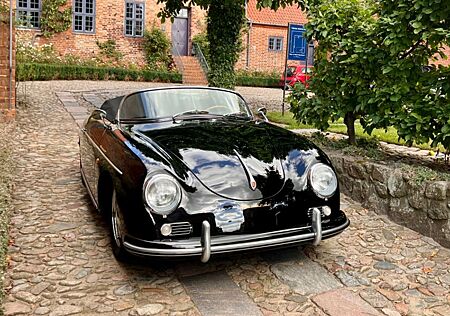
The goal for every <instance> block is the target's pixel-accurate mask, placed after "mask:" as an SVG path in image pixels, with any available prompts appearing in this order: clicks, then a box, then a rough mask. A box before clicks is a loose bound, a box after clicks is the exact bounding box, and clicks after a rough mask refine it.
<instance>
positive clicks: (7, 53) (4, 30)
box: [0, 12, 16, 120]
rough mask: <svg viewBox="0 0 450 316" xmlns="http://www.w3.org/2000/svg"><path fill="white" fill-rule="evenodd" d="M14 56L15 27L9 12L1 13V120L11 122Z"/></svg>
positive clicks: (13, 93) (13, 94)
mask: <svg viewBox="0 0 450 316" xmlns="http://www.w3.org/2000/svg"><path fill="white" fill-rule="evenodd" d="M10 27H12V28H13V29H12V30H11V29H10ZM10 34H11V36H12V38H10ZM14 54H15V47H14V25H13V24H11V25H10V19H9V13H8V12H0V120H9V119H11V118H14V116H15V111H16V110H15V104H16V96H15V92H16V90H15V56H14Z"/></svg>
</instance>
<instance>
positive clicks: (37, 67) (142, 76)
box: [16, 63, 182, 82]
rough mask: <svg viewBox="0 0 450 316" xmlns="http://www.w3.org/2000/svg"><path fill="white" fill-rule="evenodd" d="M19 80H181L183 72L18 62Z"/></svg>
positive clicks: (17, 74) (17, 75)
mask: <svg viewBox="0 0 450 316" xmlns="http://www.w3.org/2000/svg"><path fill="white" fill-rule="evenodd" d="M16 78H17V80H18V81H34V80H133V81H158V82H181V81H182V80H181V74H179V73H176V72H168V71H149V70H131V69H124V68H108V67H90V66H76V65H61V64H59V65H58V64H57V65H52V64H37V63H30V64H23V63H20V64H17V68H16Z"/></svg>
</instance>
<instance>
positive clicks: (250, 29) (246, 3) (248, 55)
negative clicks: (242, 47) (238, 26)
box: [245, 0, 253, 69]
mask: <svg viewBox="0 0 450 316" xmlns="http://www.w3.org/2000/svg"><path fill="white" fill-rule="evenodd" d="M245 20H246V22H247V24H248V25H249V29H248V32H247V49H246V55H247V56H246V58H245V67H246V68H247V69H248V68H249V67H250V32H251V31H252V25H253V23H252V20H250V19H249V17H248V1H247V0H245Z"/></svg>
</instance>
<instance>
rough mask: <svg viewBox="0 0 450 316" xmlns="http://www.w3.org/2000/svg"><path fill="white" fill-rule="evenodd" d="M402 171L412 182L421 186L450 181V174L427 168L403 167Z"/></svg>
mask: <svg viewBox="0 0 450 316" xmlns="http://www.w3.org/2000/svg"><path fill="white" fill-rule="evenodd" d="M400 169H401V170H402V172H403V173H405V174H407V175H408V179H409V180H410V181H412V182H414V183H415V184H416V185H419V186H420V185H422V184H423V183H424V182H427V181H450V173H445V172H440V171H436V170H433V169H430V168H428V167H426V166H414V167H413V166H411V165H402V166H401V168H400Z"/></svg>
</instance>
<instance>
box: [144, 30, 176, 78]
mask: <svg viewBox="0 0 450 316" xmlns="http://www.w3.org/2000/svg"><path fill="white" fill-rule="evenodd" d="M143 50H144V55H145V60H146V61H147V65H148V67H149V68H151V69H164V70H166V69H169V68H170V67H171V64H172V62H173V61H172V56H171V55H170V40H169V38H168V37H167V35H166V33H164V32H163V31H161V30H160V29H158V28H156V27H152V29H151V30H150V31H148V30H145V32H144V42H143Z"/></svg>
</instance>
